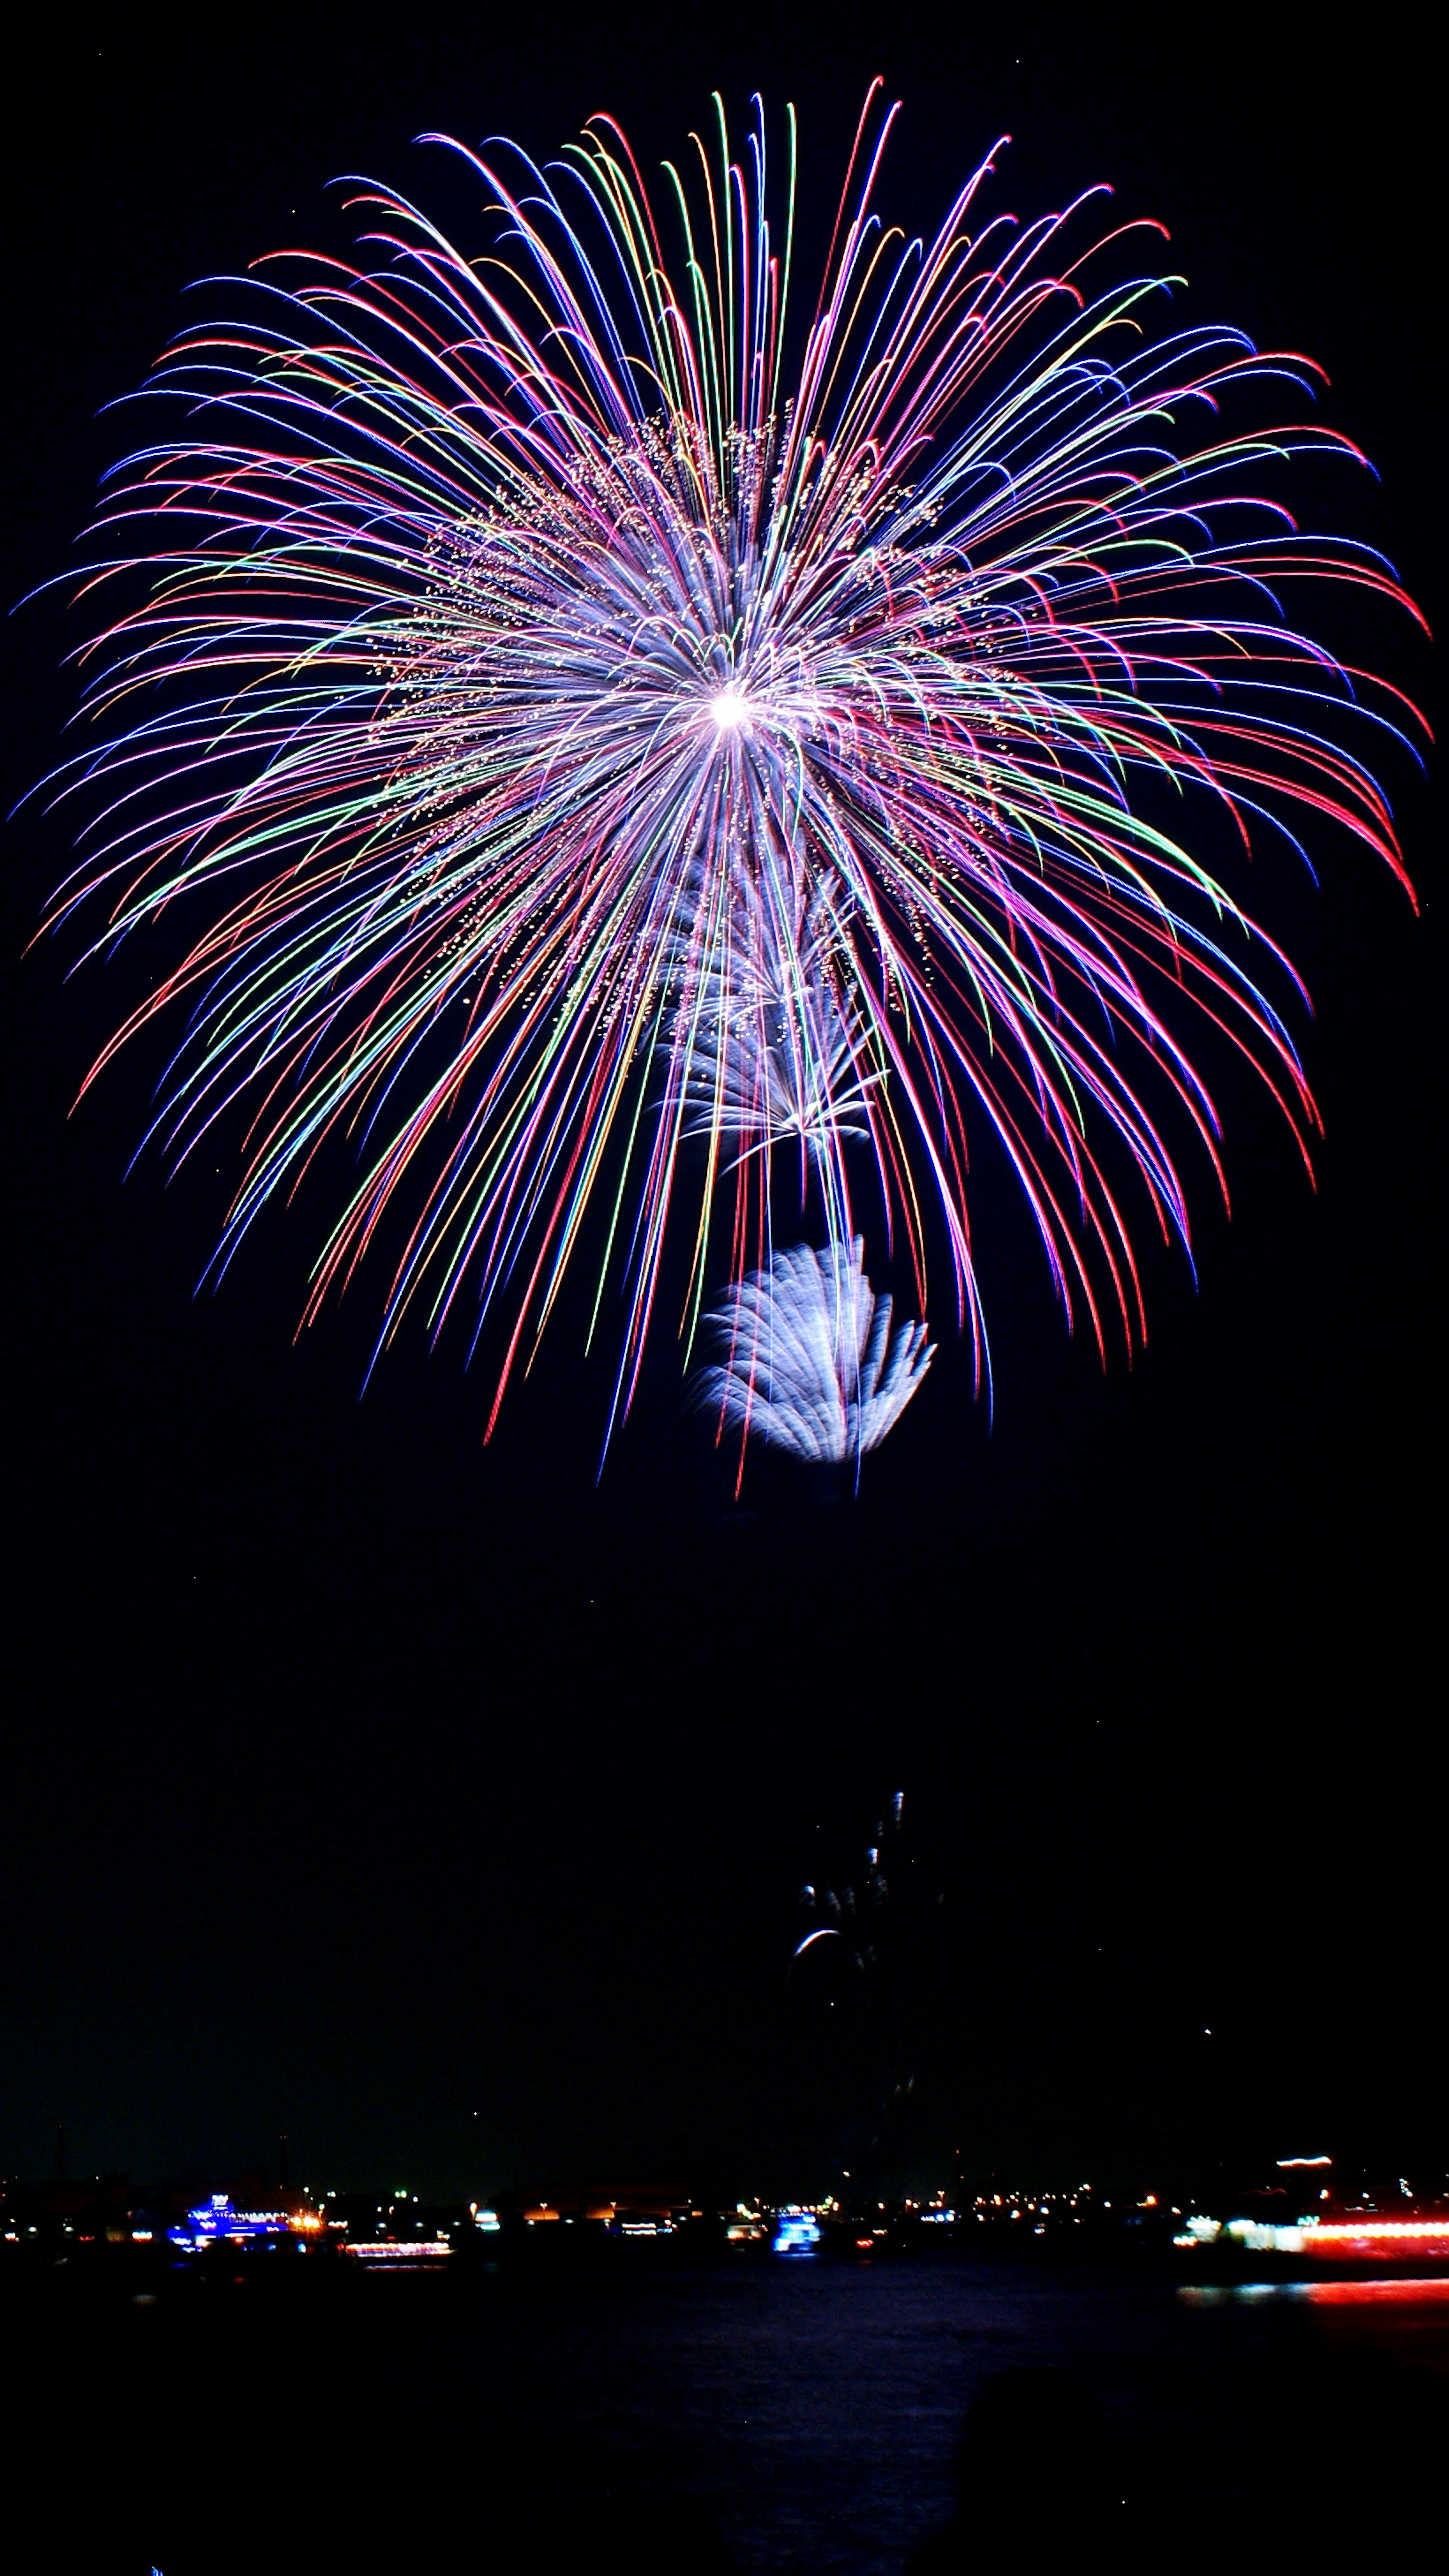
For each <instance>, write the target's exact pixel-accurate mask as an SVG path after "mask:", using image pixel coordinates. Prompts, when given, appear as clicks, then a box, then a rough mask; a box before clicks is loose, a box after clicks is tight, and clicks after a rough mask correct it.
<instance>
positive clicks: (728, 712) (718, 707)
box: [709, 689, 750, 733]
mask: <svg viewBox="0 0 1449 2576" xmlns="http://www.w3.org/2000/svg"><path fill="white" fill-rule="evenodd" d="M709 711H710V714H711V715H712V716H713V718H714V720H715V723H716V724H717V725H718V727H719V729H720V732H721V733H733V732H734V731H735V729H736V727H737V726H739V725H742V724H743V723H744V721H745V718H746V716H747V715H748V714H749V711H750V710H749V704H748V701H747V700H746V699H744V698H742V697H741V696H740V693H739V691H738V689H721V690H720V691H719V693H718V695H717V696H716V697H713V698H711V699H710V702H709Z"/></svg>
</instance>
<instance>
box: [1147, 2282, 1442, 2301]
mask: <svg viewBox="0 0 1449 2576" xmlns="http://www.w3.org/2000/svg"><path fill="white" fill-rule="evenodd" d="M1177 2295H1178V2297H1179V2298H1180V2299H1181V2301H1182V2303H1183V2305H1184V2307H1188V2308H1222V2307H1229V2306H1231V2305H1232V2304H1233V2303H1234V2302H1235V2301H1236V2302H1238V2303H1239V2304H1241V2303H1242V2302H1244V2301H1246V2300H1259V2301H1261V2300H1263V2299H1281V2300H1285V2301H1286V2300H1295V2299H1296V2300H1307V2301H1309V2302H1310V2303H1311V2304H1312V2305H1313V2306H1314V2307H1317V2308H1363V2307H1386V2308H1393V2307H1399V2308H1414V2307H1449V2277H1441V2278H1439V2279H1437V2280H1430V2281H1234V2282H1232V2283H1231V2284H1224V2283H1221V2282H1202V2283H1194V2284H1193V2285H1192V2286H1191V2287H1190V2288H1184V2289H1181V2290H1179V2291H1178V2294H1177Z"/></svg>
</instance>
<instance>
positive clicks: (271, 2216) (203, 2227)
mask: <svg viewBox="0 0 1449 2576" xmlns="http://www.w3.org/2000/svg"><path fill="white" fill-rule="evenodd" d="M290 2224H291V2222H290V2220H289V2219H288V2216H287V2213H286V2211H285V2210H284V2209H233V2207H232V2205H231V2200H230V2197H229V2195H228V2194H227V2193H226V2192H224V2191H214V2192H213V2193H212V2195H211V2198H210V2200H209V2201H207V2202H206V2203H205V2204H204V2206H202V2207H201V2208H199V2209H192V2210H188V2212H187V2224H186V2226H185V2227H168V2228H167V2230H166V2233H167V2236H168V2237H169V2239H170V2241H171V2243H172V2244H173V2245H180V2246H183V2247H184V2248H186V2249H187V2250H188V2251H189V2252H191V2253H196V2254H199V2253H200V2252H201V2251H202V2250H203V2248H204V2247H206V2246H208V2245H246V2244H250V2243H253V2242H254V2241H255V2240H256V2239H257V2238H258V2237H266V2236H285V2235H286V2234H287V2232H288V2229H289V2227H290Z"/></svg>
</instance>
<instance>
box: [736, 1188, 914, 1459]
mask: <svg viewBox="0 0 1449 2576" xmlns="http://www.w3.org/2000/svg"><path fill="white" fill-rule="evenodd" d="M864 1256H865V1245H864V1243H863V1242H862V1240H861V1238H860V1236H859V1235H857V1236H856V1237H855V1239H854V1241H853V1242H852V1243H851V1244H850V1245H849V1246H848V1247H846V1246H844V1245H827V1246H826V1248H825V1250H824V1251H823V1252H815V1251H812V1249H811V1247H810V1245H809V1244H808V1243H798V1244H796V1245H795V1247H794V1249H793V1251H790V1252H777V1253H776V1254H775V1256H774V1258H773V1260H772V1261H771V1263H770V1265H769V1268H768V1269H767V1270H753V1271H751V1273H750V1275H749V1277H748V1278H747V1279H745V1280H743V1281H742V1282H741V1283H740V1286H739V1287H738V1288H736V1289H734V1290H732V1291H731V1293H730V1295H729V1296H728V1297H727V1298H726V1300H725V1302H724V1304H723V1305H722V1306H720V1307H719V1308H718V1309H717V1311H716V1312H715V1314H714V1315H713V1316H712V1317H711V1318H710V1321H711V1323H712V1324H713V1326H714V1329H715V1331H716V1333H717V1334H718V1336H719V1338H720V1340H721V1342H722V1343H723V1345H724V1347H725V1352H726V1357H725V1359H724V1361H723V1363H722V1364H721V1365H720V1366H718V1367H715V1368H710V1369H705V1370H702V1371H701V1375H700V1392H701V1395H702V1397H703V1400H704V1401H705V1402H706V1403H707V1404H711V1405H714V1406H716V1407H717V1408H718V1409H719V1412H720V1415H721V1418H722V1420H723V1422H725V1423H726V1424H728V1425H730V1426H732V1427H733V1428H735V1429H738V1430H740V1431H742V1432H751V1431H753V1432H756V1433H757V1434H758V1435H759V1437H760V1438H761V1439H762V1440H768V1441H770V1442H771V1443H772V1444H773V1445H774V1446H775V1447H776V1448H778V1449H789V1450H793V1452H794V1454H795V1456H796V1457H797V1458H820V1459H829V1458H858V1457H860V1455H861V1454H862V1452H863V1451H864V1450H867V1449H877V1448H879V1446H880V1443H881V1442H882V1440H884V1438H885V1436H886V1433H887V1432H888V1431H889V1430H890V1429H891V1428H892V1426H893V1424H895V1423H896V1422H898V1421H899V1419H900V1417H901V1415H902V1414H903V1413H904V1411H905V1409H906V1406H907V1405H908V1404H909V1403H910V1400H911V1398H912V1396H913V1395H914V1394H915V1391H916V1389H917V1387H918V1386H919V1385H920V1383H921V1380H922V1378H923V1377H924V1376H925V1374H926V1371H927V1369H928V1368H929V1367H930V1365H931V1357H932V1351H933V1348H934V1345H932V1344H930V1343H928V1342H927V1340H926V1327H925V1325H924V1324H903V1325H902V1327H901V1329H900V1331H899V1332H898V1333H897V1334H896V1336H895V1339H894V1341H892V1339H891V1301H890V1299H889V1297H877V1296H876V1295H875V1293H874V1291H873V1289H872V1287H871V1284H870V1281H869V1280H868V1279H867V1278H866V1276H865V1273H864V1270H863V1269H862V1267H861V1265H862V1262H863V1260H864Z"/></svg>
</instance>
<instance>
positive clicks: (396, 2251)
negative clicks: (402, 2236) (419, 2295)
mask: <svg viewBox="0 0 1449 2576" xmlns="http://www.w3.org/2000/svg"><path fill="white" fill-rule="evenodd" d="M342 2251H343V2253H344V2254H351V2255H355V2256H356V2258H357V2260H358V2262H359V2263H364V2264H368V2265H371V2264H374V2263H379V2264H391V2265H396V2264H399V2263H441V2262H443V2261H444V2260H445V2259H446V2258H447V2256H448V2255H450V2254H451V2253H452V2251H453V2248H452V2246H451V2245H450V2244H449V2242H448V2239H447V2238H446V2236H413V2237H409V2238H407V2239H406V2240H405V2241H404V2242H403V2243H401V2244H399V2243H398V2242H397V2241H396V2240H395V2239H393V2238H391V2237H389V2238H387V2239H385V2240H384V2241H382V2242H379V2243H375V2244H364V2245H356V2244H354V2245H344V2246H343V2248H342Z"/></svg>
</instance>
